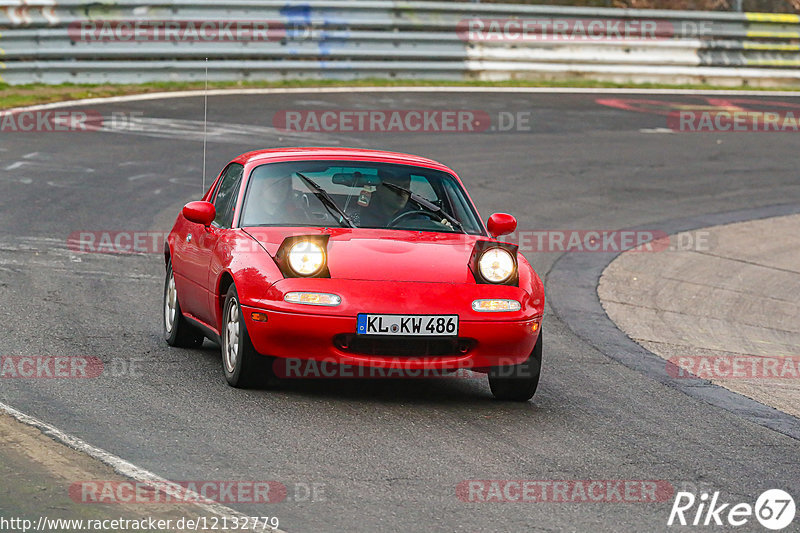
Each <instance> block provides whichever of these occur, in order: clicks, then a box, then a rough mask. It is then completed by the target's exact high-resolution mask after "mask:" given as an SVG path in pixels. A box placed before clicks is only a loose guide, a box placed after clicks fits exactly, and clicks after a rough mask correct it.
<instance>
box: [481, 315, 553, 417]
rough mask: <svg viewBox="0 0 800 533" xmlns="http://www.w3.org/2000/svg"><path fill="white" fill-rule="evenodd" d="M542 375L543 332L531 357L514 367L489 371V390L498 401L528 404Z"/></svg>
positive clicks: (494, 367) (495, 367)
mask: <svg viewBox="0 0 800 533" xmlns="http://www.w3.org/2000/svg"><path fill="white" fill-rule="evenodd" d="M541 373H542V332H541V331H539V338H538V339H537V340H536V345H535V346H534V347H533V351H532V352H531V355H530V356H529V357H528V358H527V359H526V360H525V361H523V362H522V363H520V364H518V365H512V366H493V367H492V368H491V369H489V388H490V389H492V394H494V397H495V398H497V399H498V400H504V401H511V402H527V401H528V400H530V399H531V398H533V395H534V394H535V393H536V389H537V387H538V386H539V376H540V375H541Z"/></svg>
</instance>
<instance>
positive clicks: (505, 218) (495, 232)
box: [486, 213, 517, 237]
mask: <svg viewBox="0 0 800 533" xmlns="http://www.w3.org/2000/svg"><path fill="white" fill-rule="evenodd" d="M486 228H487V229H488V230H489V235H491V236H492V237H500V236H501V235H508V234H509V233H514V230H515V229H517V219H516V218H514V217H513V216H511V215H508V214H506V213H495V214H493V215H492V216H490V217H489V220H488V222H487V223H486Z"/></svg>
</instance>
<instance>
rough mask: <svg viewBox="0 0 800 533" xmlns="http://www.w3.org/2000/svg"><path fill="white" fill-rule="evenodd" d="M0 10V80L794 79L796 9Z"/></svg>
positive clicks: (349, 5)
mask: <svg viewBox="0 0 800 533" xmlns="http://www.w3.org/2000/svg"><path fill="white" fill-rule="evenodd" d="M0 8H1V9H2V12H3V15H0V61H2V65H0V66H2V70H0V77H2V81H4V82H6V83H10V84H23V83H33V82H41V83H49V84H56V83H68V82H71V83H107V82H111V83H136V82H148V81H192V80H202V79H203V78H204V75H205V70H206V67H208V77H209V79H210V80H212V81H215V80H216V81H222V80H281V79H300V78H316V79H354V78H365V77H373V78H397V79H415V78H416V79H442V80H465V79H477V80H509V79H551V80H558V79H565V78H590V79H596V80H605V81H615V82H669V83H699V82H709V83H715V84H720V85H741V84H747V85H753V86H762V85H763V86H767V85H785V86H790V85H800V70H798V69H797V67H798V66H800V17H798V16H797V15H790V14H766V13H726V12H698V11H671V10H670V11H666V10H631V9H605V8H579V7H560V6H528V5H510V4H480V3H449V2H448V3H445V2H419V1H417V2H389V1H357V2H354V1H338V0H322V1H315V2H310V3H287V2H278V1H273V0H255V1H251V0H218V1H217V0H215V1H213V2H211V1H203V0H162V1H158V0H155V2H153V3H147V4H142V3H141V1H140V0H107V1H100V2H86V1H85V0H84V1H80V0H62V1H58V2H56V1H53V0H16V1H14V0H0ZM226 24H227V26H226ZM239 30H241V31H239ZM137 31H138V32H139V33H137ZM170 31H172V33H170ZM237 32H239V33H237ZM206 58H207V61H206Z"/></svg>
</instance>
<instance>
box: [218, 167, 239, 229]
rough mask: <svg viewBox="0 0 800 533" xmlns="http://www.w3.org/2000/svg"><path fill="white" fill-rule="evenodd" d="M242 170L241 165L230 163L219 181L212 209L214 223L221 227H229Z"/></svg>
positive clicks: (231, 221)
mask: <svg viewBox="0 0 800 533" xmlns="http://www.w3.org/2000/svg"><path fill="white" fill-rule="evenodd" d="M243 172H244V167H243V166H242V165H240V164H239V163H231V164H230V165H228V168H226V169H225V173H224V174H223V176H222V179H221V180H220V182H219V187H218V188H217V197H216V198H214V209H216V211H217V217H216V218H215V219H214V224H215V225H217V226H219V227H221V228H230V227H231V224H232V223H233V210H234V209H235V208H236V197H237V196H238V195H239V185H240V184H241V183H242V173H243Z"/></svg>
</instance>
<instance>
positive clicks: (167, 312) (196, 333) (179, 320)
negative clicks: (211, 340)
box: [161, 261, 204, 348]
mask: <svg viewBox="0 0 800 533" xmlns="http://www.w3.org/2000/svg"><path fill="white" fill-rule="evenodd" d="M161 309H162V321H161V327H162V330H163V332H164V340H166V341H167V344H169V345H170V346H177V347H180V348H197V347H198V346H200V345H202V344H203V339H204V336H203V332H201V331H200V330H199V329H197V328H196V327H194V326H192V325H191V324H189V322H188V321H187V320H186V317H184V316H183V313H182V312H181V305H180V303H179V301H178V291H177V289H176V288H175V275H174V274H173V273H172V262H171V261H170V262H169V263H167V276H166V278H165V279H164V299H163V304H162V306H161Z"/></svg>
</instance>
